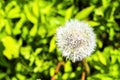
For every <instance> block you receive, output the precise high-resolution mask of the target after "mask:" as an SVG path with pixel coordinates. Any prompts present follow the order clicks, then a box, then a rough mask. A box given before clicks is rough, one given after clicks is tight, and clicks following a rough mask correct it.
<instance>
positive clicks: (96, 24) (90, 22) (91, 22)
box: [87, 21, 100, 27]
mask: <svg viewBox="0 0 120 80" xmlns="http://www.w3.org/2000/svg"><path fill="white" fill-rule="evenodd" d="M87 23H88V24H89V25H90V26H92V27H94V26H99V25H100V23H99V22H96V21H87Z"/></svg>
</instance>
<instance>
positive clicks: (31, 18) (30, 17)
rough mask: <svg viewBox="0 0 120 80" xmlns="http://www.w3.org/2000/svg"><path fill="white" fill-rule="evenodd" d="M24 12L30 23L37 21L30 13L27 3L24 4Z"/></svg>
mask: <svg viewBox="0 0 120 80" xmlns="http://www.w3.org/2000/svg"><path fill="white" fill-rule="evenodd" d="M24 12H25V14H26V16H27V19H28V20H29V21H31V22H32V23H34V24H36V23H37V18H36V17H35V16H34V15H33V14H32V13H31V11H30V8H29V6H28V5H24Z"/></svg>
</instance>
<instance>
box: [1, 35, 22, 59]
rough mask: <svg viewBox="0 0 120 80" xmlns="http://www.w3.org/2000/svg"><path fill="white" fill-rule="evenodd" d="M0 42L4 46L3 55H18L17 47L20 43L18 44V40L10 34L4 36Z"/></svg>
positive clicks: (15, 56) (11, 56)
mask: <svg viewBox="0 0 120 80" xmlns="http://www.w3.org/2000/svg"><path fill="white" fill-rule="evenodd" d="M2 42H3V45H4V47H5V50H4V51H3V54H4V56H6V57H7V58H8V59H13V58H18V57H19V48H20V45H21V44H18V42H17V41H16V40H15V39H13V38H12V37H10V36H6V37H4V38H3V39H2Z"/></svg>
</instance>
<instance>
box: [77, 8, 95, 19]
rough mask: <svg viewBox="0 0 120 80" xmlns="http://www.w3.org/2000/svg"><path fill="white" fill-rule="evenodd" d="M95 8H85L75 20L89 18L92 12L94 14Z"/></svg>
mask: <svg viewBox="0 0 120 80" xmlns="http://www.w3.org/2000/svg"><path fill="white" fill-rule="evenodd" d="M94 8H95V6H89V7H87V8H84V9H83V10H81V11H80V12H79V13H77V14H76V16H75V18H76V19H79V20H82V19H85V18H87V17H88V16H89V15H90V14H91V12H93V10H94Z"/></svg>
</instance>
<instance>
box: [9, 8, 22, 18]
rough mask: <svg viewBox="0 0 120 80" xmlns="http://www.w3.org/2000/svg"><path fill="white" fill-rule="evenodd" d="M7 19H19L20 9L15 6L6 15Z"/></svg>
mask: <svg viewBox="0 0 120 80" xmlns="http://www.w3.org/2000/svg"><path fill="white" fill-rule="evenodd" d="M7 17H8V18H18V17H20V7H18V6H16V7H15V8H13V9H11V10H10V11H9V12H8V15H7Z"/></svg>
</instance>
